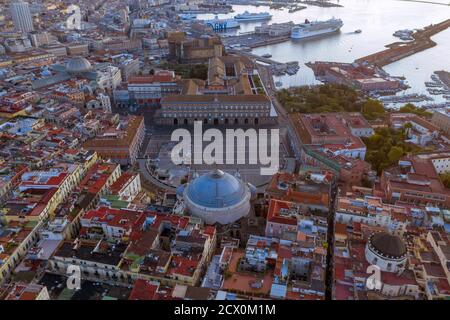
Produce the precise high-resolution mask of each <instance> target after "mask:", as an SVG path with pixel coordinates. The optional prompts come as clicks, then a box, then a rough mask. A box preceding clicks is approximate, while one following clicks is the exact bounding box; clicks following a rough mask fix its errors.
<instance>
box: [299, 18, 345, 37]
mask: <svg viewBox="0 0 450 320" xmlns="http://www.w3.org/2000/svg"><path fill="white" fill-rule="evenodd" d="M343 25H344V23H343V22H342V20H341V19H335V18H333V19H330V20H327V21H313V22H310V21H309V20H308V19H306V20H305V23H302V24H299V25H297V26H295V27H293V28H292V29H291V38H292V39H304V38H310V37H316V36H320V35H324V34H328V33H333V32H337V31H339V29H341V27H342V26H343Z"/></svg>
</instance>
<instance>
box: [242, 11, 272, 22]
mask: <svg viewBox="0 0 450 320" xmlns="http://www.w3.org/2000/svg"><path fill="white" fill-rule="evenodd" d="M234 19H235V20H237V21H258V20H269V19H272V15H271V14H270V13H269V12H259V13H250V12H248V11H245V12H244V13H241V14H238V15H236V16H234Z"/></svg>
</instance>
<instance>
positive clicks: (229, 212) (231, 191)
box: [183, 169, 251, 224]
mask: <svg viewBox="0 0 450 320" xmlns="http://www.w3.org/2000/svg"><path fill="white" fill-rule="evenodd" d="M183 196H184V200H185V201H186V204H187V207H188V209H189V211H190V212H191V213H192V214H194V215H196V216H199V217H201V218H202V219H204V220H205V222H206V223H216V222H219V223H221V224H227V223H231V222H234V221H236V220H238V219H239V218H241V217H243V216H245V215H247V214H248V212H249V211H250V199H251V191H250V189H249V187H248V185H247V184H246V183H244V182H243V181H242V180H240V179H239V178H237V177H235V176H233V175H231V174H229V173H226V172H223V171H221V170H217V169H216V170H213V171H211V172H209V173H206V174H204V175H202V176H200V177H197V178H195V179H194V180H192V181H191V182H190V183H189V184H188V185H187V186H186V187H185V188H184V190H183Z"/></svg>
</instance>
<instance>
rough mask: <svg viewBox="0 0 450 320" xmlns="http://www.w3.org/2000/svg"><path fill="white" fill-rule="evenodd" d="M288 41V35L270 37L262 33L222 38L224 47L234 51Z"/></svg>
mask: <svg viewBox="0 0 450 320" xmlns="http://www.w3.org/2000/svg"><path fill="white" fill-rule="evenodd" d="M288 40H290V35H282V36H275V37H272V36H270V35H268V34H263V33H246V34H240V35H237V36H230V37H222V42H223V44H224V45H225V47H230V49H235V48H236V47H248V48H251V49H253V48H258V47H264V46H267V45H270V44H276V43H281V42H285V41H288Z"/></svg>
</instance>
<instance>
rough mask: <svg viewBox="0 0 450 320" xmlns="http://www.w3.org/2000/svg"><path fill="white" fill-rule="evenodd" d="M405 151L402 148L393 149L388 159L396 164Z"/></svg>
mask: <svg viewBox="0 0 450 320" xmlns="http://www.w3.org/2000/svg"><path fill="white" fill-rule="evenodd" d="M403 154H404V151H403V149H402V148H401V147H392V148H391V150H390V151H389V153H388V159H389V162H390V163H395V162H398V160H400V158H401V157H402V156H403Z"/></svg>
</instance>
